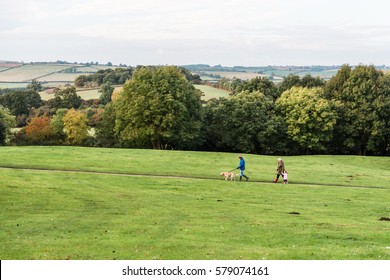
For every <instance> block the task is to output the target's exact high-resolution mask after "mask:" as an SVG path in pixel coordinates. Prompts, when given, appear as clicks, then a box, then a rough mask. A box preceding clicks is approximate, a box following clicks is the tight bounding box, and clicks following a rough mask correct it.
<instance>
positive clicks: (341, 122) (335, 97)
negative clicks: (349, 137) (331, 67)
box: [324, 64, 353, 154]
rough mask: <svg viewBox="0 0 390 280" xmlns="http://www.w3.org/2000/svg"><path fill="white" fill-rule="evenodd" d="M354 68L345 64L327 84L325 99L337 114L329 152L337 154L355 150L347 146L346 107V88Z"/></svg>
mask: <svg viewBox="0 0 390 280" xmlns="http://www.w3.org/2000/svg"><path fill="white" fill-rule="evenodd" d="M351 72H352V68H351V67H350V66H349V65H347V64H345V65H342V66H341V68H340V70H339V71H338V72H337V73H336V75H335V76H333V77H332V78H331V79H330V80H329V81H327V82H326V83H325V87H324V97H325V98H326V99H328V100H329V101H330V102H331V105H332V107H333V111H334V112H335V113H336V125H335V127H334V130H333V138H332V139H331V141H330V147H329V151H330V152H331V153H336V154H344V153H349V151H350V150H351V149H352V148H353V147H351V146H349V147H348V145H346V142H345V140H346V133H345V131H347V130H348V126H349V124H348V123H347V115H348V112H347V109H346V107H345V106H344V97H343V92H344V87H345V85H346V83H347V81H348V79H349V77H350V76H351Z"/></svg>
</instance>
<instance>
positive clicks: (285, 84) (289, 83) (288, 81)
mask: <svg viewBox="0 0 390 280" xmlns="http://www.w3.org/2000/svg"><path fill="white" fill-rule="evenodd" d="M300 85H301V78H300V77H299V76H298V75H294V74H290V75H288V76H287V77H285V78H283V81H282V82H281V83H280V84H279V85H278V88H279V92H280V94H282V93H283V92H285V91H286V90H289V89H291V88H292V87H294V86H296V87H299V86H300Z"/></svg>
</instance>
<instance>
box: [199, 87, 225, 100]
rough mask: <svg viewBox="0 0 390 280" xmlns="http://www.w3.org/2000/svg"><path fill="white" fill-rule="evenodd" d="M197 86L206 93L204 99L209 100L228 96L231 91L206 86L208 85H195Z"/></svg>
mask: <svg viewBox="0 0 390 280" xmlns="http://www.w3.org/2000/svg"><path fill="white" fill-rule="evenodd" d="M194 86H195V88H197V89H199V90H201V91H202V92H203V93H204V96H202V99H203V100H209V99H211V98H220V97H227V96H228V95H229V92H228V91H226V90H222V89H218V88H214V87H210V86H206V85H194Z"/></svg>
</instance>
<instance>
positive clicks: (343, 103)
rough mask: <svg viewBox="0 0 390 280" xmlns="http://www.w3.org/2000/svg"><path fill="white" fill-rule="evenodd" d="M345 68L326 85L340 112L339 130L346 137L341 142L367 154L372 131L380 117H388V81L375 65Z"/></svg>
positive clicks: (347, 147) (345, 146)
mask: <svg viewBox="0 0 390 280" xmlns="http://www.w3.org/2000/svg"><path fill="white" fill-rule="evenodd" d="M342 70H343V71H341V72H340V74H338V75H336V78H335V79H334V80H333V81H332V82H331V83H330V85H328V86H327V88H326V91H327V92H326V96H330V97H332V102H333V103H334V104H335V107H336V111H337V114H338V118H337V121H338V122H339V123H338V130H337V132H338V135H339V137H340V138H341V139H340V140H343V141H342V143H339V145H342V146H343V147H344V149H346V150H349V151H354V152H356V153H358V154H360V155H365V154H366V152H367V149H368V148H369V147H368V144H369V143H370V138H371V136H372V134H373V133H374V132H375V129H377V128H379V127H381V125H380V123H381V119H382V120H383V119H384V118H386V111H387V110H386V103H387V101H386V100H387V98H386V95H385V94H386V92H388V91H386V90H385V84H386V83H385V82H384V80H383V72H381V71H379V70H376V69H375V67H374V66H365V65H359V66H357V67H355V68H354V69H353V70H351V71H350V72H349V71H348V68H347V67H344V68H343V69H342ZM329 88H330V89H329ZM381 105H384V106H381ZM381 114H382V117H381ZM377 131H378V129H377ZM376 136H379V135H378V133H377V134H376ZM340 142H341V141H340Z"/></svg>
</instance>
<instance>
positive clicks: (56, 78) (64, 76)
mask: <svg viewBox="0 0 390 280" xmlns="http://www.w3.org/2000/svg"><path fill="white" fill-rule="evenodd" d="M80 75H81V73H53V74H50V75H47V76H44V77H42V78H38V79H37V80H38V81H40V82H70V83H72V84H73V82H74V80H75V79H76V78H77V77H78V76H80Z"/></svg>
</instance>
